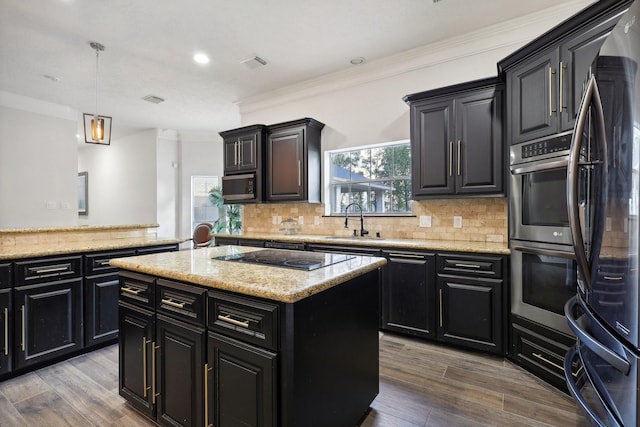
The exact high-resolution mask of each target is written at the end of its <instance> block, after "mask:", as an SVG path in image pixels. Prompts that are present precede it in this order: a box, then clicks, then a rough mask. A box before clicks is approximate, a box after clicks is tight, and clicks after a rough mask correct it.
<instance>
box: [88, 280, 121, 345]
mask: <svg viewBox="0 0 640 427" xmlns="http://www.w3.org/2000/svg"><path fill="white" fill-rule="evenodd" d="M119 289H120V288H119V286H118V274H117V273H116V274H105V275H102V276H92V277H87V278H86V279H85V288H84V342H85V346H87V347H89V346H92V345H94V344H99V343H102V342H106V341H110V340H113V339H115V338H117V337H118V294H119Z"/></svg>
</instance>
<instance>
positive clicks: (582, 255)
mask: <svg viewBox="0 0 640 427" xmlns="http://www.w3.org/2000/svg"><path fill="white" fill-rule="evenodd" d="M591 105H593V106H594V112H595V115H596V127H601V123H604V112H603V110H602V101H601V100H600V93H599V92H598V85H597V83H596V79H595V77H594V76H591V78H590V79H589V82H588V83H587V87H586V89H585V91H584V95H583V97H582V101H581V102H580V108H579V109H578V116H577V118H576V123H575V126H574V128H573V137H572V138H571V148H570V149H569V163H568V165H567V212H568V216H569V229H570V230H571V240H572V243H573V249H574V251H575V253H576V262H577V264H578V270H579V271H580V273H581V275H582V277H583V279H584V281H585V282H586V284H587V287H588V288H589V289H590V288H591V269H590V267H589V261H588V260H587V254H586V250H585V244H584V237H583V235H582V230H581V228H580V209H579V202H578V179H579V171H578V167H579V163H580V148H582V133H583V131H584V128H585V126H586V125H587V117H588V115H589V107H590V106H591ZM601 130H602V131H604V128H602V129H601ZM598 137H600V135H598Z"/></svg>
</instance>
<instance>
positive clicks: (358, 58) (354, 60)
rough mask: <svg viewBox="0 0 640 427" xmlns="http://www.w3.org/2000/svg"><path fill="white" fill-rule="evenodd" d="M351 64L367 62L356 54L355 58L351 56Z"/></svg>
mask: <svg viewBox="0 0 640 427" xmlns="http://www.w3.org/2000/svg"><path fill="white" fill-rule="evenodd" d="M349 62H351V64H352V65H360V64H364V63H365V62H367V60H366V59H364V58H363V57H362V56H358V57H357V58H353V59H352V60H351V61H349Z"/></svg>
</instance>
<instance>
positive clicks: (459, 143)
mask: <svg viewBox="0 0 640 427" xmlns="http://www.w3.org/2000/svg"><path fill="white" fill-rule="evenodd" d="M461 144H462V143H461V142H460V140H458V176H460V146H461Z"/></svg>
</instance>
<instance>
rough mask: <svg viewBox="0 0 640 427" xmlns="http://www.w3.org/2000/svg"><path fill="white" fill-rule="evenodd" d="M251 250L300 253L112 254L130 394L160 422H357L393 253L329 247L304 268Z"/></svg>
mask: <svg viewBox="0 0 640 427" xmlns="http://www.w3.org/2000/svg"><path fill="white" fill-rule="evenodd" d="M256 251H262V252H256ZM250 253H252V257H253V258H256V259H258V258H260V257H258V256H255V255H256V254H270V255H274V254H282V255H290V254H289V251H279V250H274V249H268V250H267V249H257V248H250V247H238V246H222V247H216V248H202V249H196V250H189V251H178V252H173V253H166V254H153V255H147V256H137V257H128V258H121V259H114V260H111V264H112V265H113V266H116V267H119V268H120V269H121V272H120V290H121V291H120V303H119V304H120V306H119V308H120V313H119V318H120V394H121V395H122V396H123V397H125V398H126V399H127V400H128V401H129V402H130V403H131V404H132V406H134V407H136V408H137V409H139V410H140V411H142V412H143V413H145V414H146V415H147V416H149V417H150V418H152V419H154V420H156V421H157V422H158V423H160V424H171V425H210V424H213V425H216V426H220V427H224V426H227V425H246V426H258V425H261V426H283V427H285V426H337V427H339V426H354V425H357V424H358V422H359V421H360V420H361V419H362V418H363V417H364V416H365V414H366V412H367V411H368V408H369V404H370V403H371V402H372V401H373V399H374V398H375V396H376V395H377V393H378V319H379V297H378V295H379V283H380V271H379V269H380V267H382V266H383V265H384V264H385V262H386V260H385V259H384V258H378V257H367V256H356V255H353V256H351V255H350V256H342V257H341V258H332V257H335V255H329V254H327V255H326V258H324V259H325V260H326V262H324V263H323V265H320V266H317V265H314V266H313V267H310V268H312V269H311V270H299V269H293V268H286V267H282V266H274V265H264V264H256V263H255V262H239V261H238V259H239V258H243V256H244V255H247V254H250ZM313 256H316V257H317V256H323V255H322V254H314V255H313ZM247 258H251V257H249V256H247ZM296 261H299V260H296Z"/></svg>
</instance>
